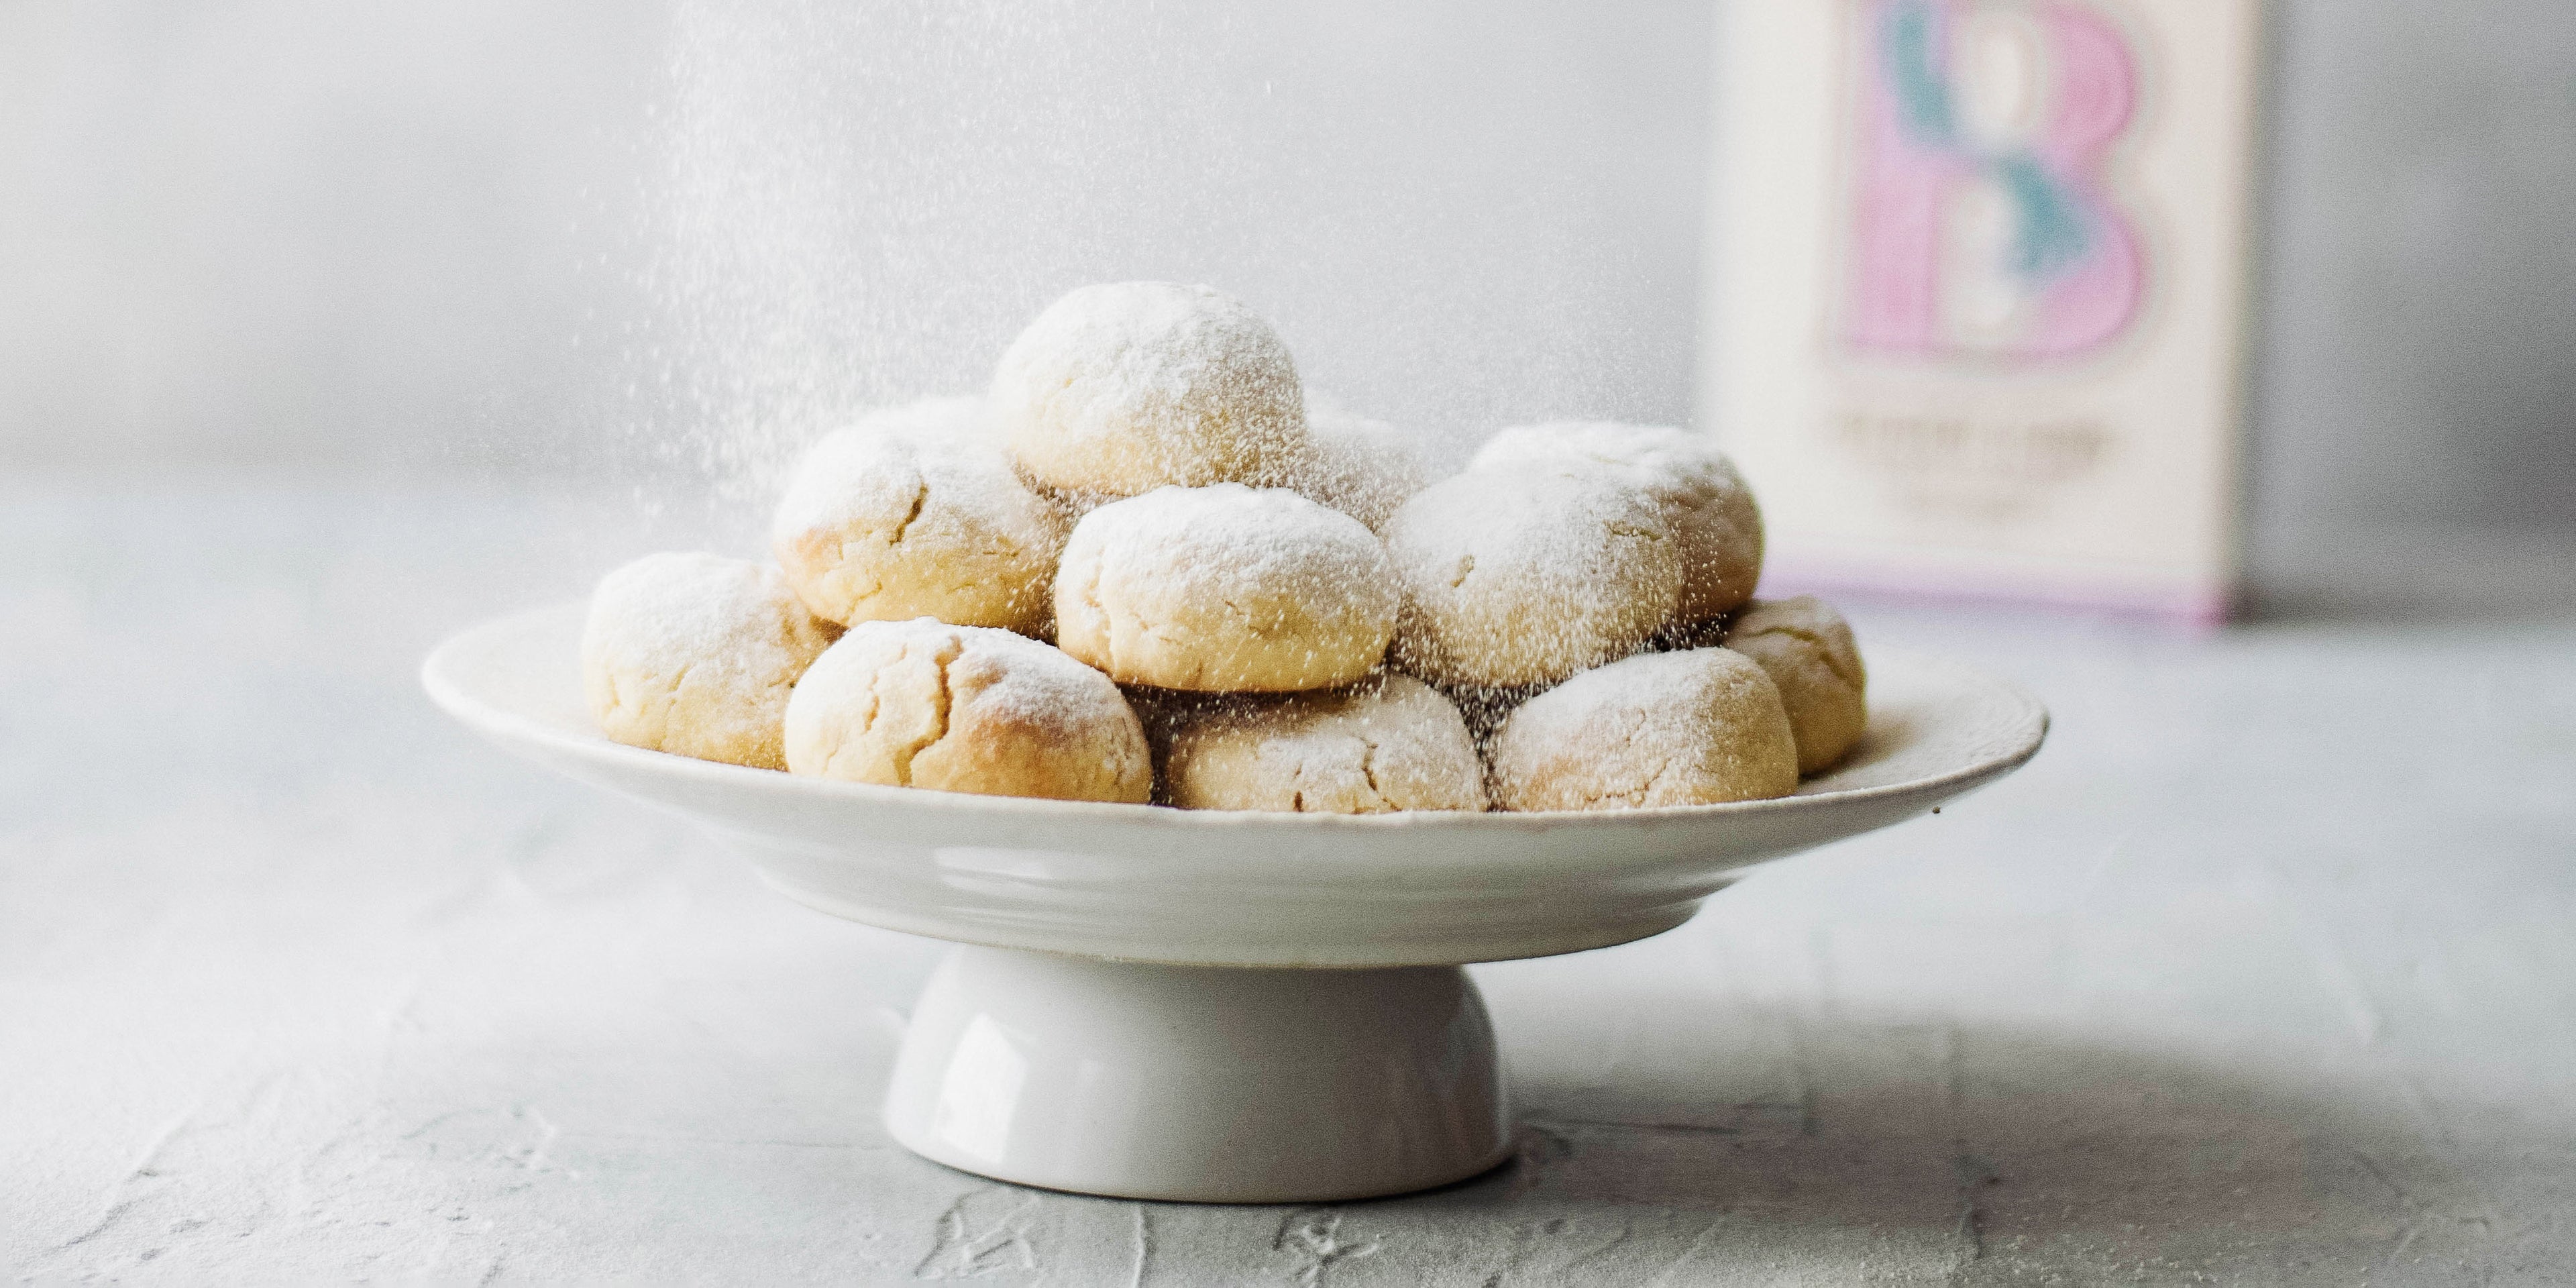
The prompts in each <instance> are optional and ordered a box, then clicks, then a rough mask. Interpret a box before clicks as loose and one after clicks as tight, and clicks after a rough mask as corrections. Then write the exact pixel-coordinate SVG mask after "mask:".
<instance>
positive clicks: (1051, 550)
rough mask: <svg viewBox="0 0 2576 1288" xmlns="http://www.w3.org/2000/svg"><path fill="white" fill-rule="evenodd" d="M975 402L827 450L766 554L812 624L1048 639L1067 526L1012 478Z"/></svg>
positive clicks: (857, 432) (926, 409) (799, 477)
mask: <svg viewBox="0 0 2576 1288" xmlns="http://www.w3.org/2000/svg"><path fill="white" fill-rule="evenodd" d="M990 419H991V418H990V416H989V415H988V414H987V412H986V409H985V407H984V404H983V400H981V399H977V398H930V399H923V400H921V401H919V402H915V403H909V404H906V405H904V406H900V407H894V408H889V409H886V410H884V411H880V412H876V413H872V414H870V415H869V416H867V417H865V418H863V419H861V420H860V421H859V422H858V423H857V424H855V425H852V426H850V427H848V428H846V429H842V430H838V431H835V432H834V433H832V434H830V435H828V436H827V437H825V438H824V439H823V440H822V441H821V442H820V443H817V444H816V445H815V446H814V449H813V450H812V451H811V452H810V453H808V454H807V456H806V458H805V461H804V464H803V465H802V466H800V467H799V468H798V470H797V473H796V477H795V480H794V482H793V483H791V484H790V485H789V487H788V489H787V493H786V495H785V496H784V497H783V498H782V499H781V500H780V501H779V505H778V511H777V516H776V518H775V520H774V522H773V523H772V525H771V529H770V541H771V547H772V549H773V551H774V552H775V553H776V555H777V557H778V562H779V565H780V567H781V568H782V569H784V570H785V572H786V575H787V578H788V581H789V583H790V584H792V585H793V586H795V588H796V593H797V594H798V596H799V597H801V598H802V599H803V600H804V601H805V605H806V607H807V608H809V609H811V610H812V611H813V612H814V614H815V615H816V616H819V617H823V618H827V619H829V620H831V621H836V622H845V623H846V622H858V621H905V620H909V619H911V618H914V617H924V616H927V617H936V618H938V619H939V620H941V621H944V622H953V623H956V624H958V625H964V626H996V627H1001V628H1004V629H1007V630H1016V631H1021V632H1024V633H1027V634H1042V633H1044V631H1045V629H1046V627H1047V624H1048V615H1049V612H1050V607H1049V602H1050V596H1049V591H1050V588H1051V587H1052V585H1053V583H1054V579H1055V561H1056V556H1057V554H1058V553H1059V552H1060V551H1061V550H1062V549H1063V548H1064V538H1065V533H1066V530H1067V528H1068V527H1069V522H1068V520H1067V518H1066V516H1065V515H1064V514H1063V513H1062V511H1060V510H1059V509H1057V508H1056V507H1055V506H1053V505H1051V504H1049V503H1048V502H1047V501H1046V500H1044V499H1043V498H1041V497H1039V496H1038V495H1037V494H1036V493H1034V492H1032V491H1030V490H1029V488H1028V486H1027V485H1026V484H1024V483H1022V482H1021V481H1020V479H1019V476H1018V475H1016V474H1014V473H1013V472H1012V470H1011V465H1010V461H1009V459H1008V458H1007V457H1006V456H1005V455H1004V454H1003V451H1002V448H1001V446H1000V443H999V441H998V437H997V436H996V434H995V433H994V432H993V431H992V429H991V427H990Z"/></svg>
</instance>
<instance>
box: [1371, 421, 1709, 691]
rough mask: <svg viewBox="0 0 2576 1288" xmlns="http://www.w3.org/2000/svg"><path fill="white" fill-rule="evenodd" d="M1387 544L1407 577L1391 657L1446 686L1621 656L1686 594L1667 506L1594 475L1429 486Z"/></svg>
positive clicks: (1567, 472)
mask: <svg viewBox="0 0 2576 1288" xmlns="http://www.w3.org/2000/svg"><path fill="white" fill-rule="evenodd" d="M1386 547H1387V555H1388V557H1389V558H1391V559H1392V560H1394V562H1395V571H1396V576H1397V577H1398V578H1400V579H1401V580H1402V581H1403V583H1404V616H1403V618H1402V621H1401V623H1400V624H1399V626H1398V627H1397V632H1396V639H1395V658H1396V661H1397V662H1398V664H1400V665H1402V666H1403V667H1404V668H1405V669H1406V670H1408V671H1411V672H1413V673H1414V674H1416V675H1419V676H1422V677H1423V678H1425V679H1428V680H1431V681H1434V682H1435V683H1440V684H1444V685H1482V686H1497V687H1500V686H1514V685H1525V684H1540V683H1548V682H1552V681H1556V680H1561V679H1564V678H1565V677H1567V676H1569V675H1572V674H1574V673H1575V672H1577V671H1580V670H1583V669H1584V668H1586V667H1590V666H1597V665H1599V664H1601V663H1602V662H1605V661H1608V660H1610V659H1612V658H1616V657H1622V656H1625V655H1627V654H1628V653H1631V652H1633V651H1635V650H1636V649H1637V647H1638V646H1639V645H1641V644H1643V643H1644V642H1645V640H1646V637H1647V636H1649V635H1651V634H1652V633H1653V632H1654V631H1655V630H1656V629H1657V628H1659V627H1661V626H1662V625H1663V624H1664V622H1665V621H1666V619H1668V618H1670V617H1671V616H1672V613H1673V604H1674V601H1675V600H1676V599H1677V598H1678V597H1679V596H1680V594H1681V585H1682V566H1681V556H1680V553H1679V551H1678V550H1677V549H1676V547H1675V543H1674V541H1673V536H1672V528H1671V525H1670V524H1669V522H1668V521H1667V520H1666V519H1665V517H1664V514H1663V511H1662V509H1661V508H1660V507H1659V506H1658V505H1657V504H1656V503H1655V501H1654V499H1653V498H1652V497H1650V496H1648V495H1647V494H1646V493H1645V492H1643V491H1642V490H1640V489H1639V488H1637V487H1635V486H1634V485H1632V484H1630V483H1628V482H1626V481H1624V480H1622V479H1621V478H1619V477H1617V476H1615V475H1613V474H1611V473H1609V472H1607V471H1603V470H1598V469H1591V468H1585V467H1570V468H1560V467H1557V466H1553V465H1536V464H1531V465H1517V466H1506V467H1500V468H1496V469H1492V470H1480V471H1473V472H1470V473H1466V474H1461V475H1458V476H1456V477H1453V478H1449V479H1445V480H1443V481H1441V482H1438V483H1434V484H1432V485H1431V486H1430V487H1428V488H1425V489H1423V490H1422V492H1421V493H1420V494H1419V495H1417V496H1415V497H1414V498H1413V499H1412V500H1410V501H1407V502H1405V503H1404V506H1403V508H1401V509H1399V510H1397V511H1396V514H1395V517H1394V518H1393V519H1391V520H1389V521H1388V523H1387V528H1386Z"/></svg>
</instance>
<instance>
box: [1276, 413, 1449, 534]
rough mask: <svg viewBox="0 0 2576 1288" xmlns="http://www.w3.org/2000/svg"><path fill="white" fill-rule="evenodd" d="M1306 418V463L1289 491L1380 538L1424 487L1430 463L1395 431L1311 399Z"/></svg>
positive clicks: (1401, 434)
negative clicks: (1396, 514)
mask: <svg viewBox="0 0 2576 1288" xmlns="http://www.w3.org/2000/svg"><path fill="white" fill-rule="evenodd" d="M1306 417H1307V421H1306V427H1307V431H1308V441H1307V449H1306V457H1305V460H1304V462H1303V463H1302V464H1301V465H1300V466H1299V467H1298V471H1297V478H1296V480H1295V486H1296V490H1297V491H1298V492H1299V493H1300V494H1302V495H1304V496H1305V497H1307V498H1308V499H1309V500H1312V501H1314V502H1316V503H1317V504H1319V505H1324V506H1328V507H1330V508H1332V509H1335V510H1339V511H1341V512H1342V513H1344V514H1347V515H1349V516H1351V517H1352V518H1354V519H1357V520H1359V521H1360V522H1361V523H1363V524H1366V525H1367V526H1368V530H1369V531H1371V532H1384V531H1386V523H1387V520H1389V519H1392V518H1394V517H1395V512H1396V509H1397V508H1398V507H1400V506H1402V505H1403V504H1404V503H1405V502H1406V501H1408V500H1410V499H1412V497H1413V494H1414V493H1416V492H1419V491H1421V490H1422V489H1423V488H1425V487H1428V486H1429V485H1430V483H1431V466H1430V463H1429V462H1428V461H1425V460H1424V459H1423V456H1422V451H1421V449H1420V448H1418V447H1416V446H1415V445H1414V444H1413V442H1412V440H1411V439H1410V438H1408V437H1407V436H1406V435H1405V433H1404V431H1402V430H1400V429H1397V428H1396V427H1395V426H1393V425H1390V424H1387V423H1386V422H1385V421H1382V420H1370V419H1368V418H1367V417H1365V416H1354V415H1351V414H1350V413H1348V412H1345V411H1343V410H1341V409H1340V408H1338V407H1333V406H1331V405H1329V404H1326V403H1323V402H1322V401H1321V400H1316V399H1310V400H1309V401H1308V403H1307V407H1306Z"/></svg>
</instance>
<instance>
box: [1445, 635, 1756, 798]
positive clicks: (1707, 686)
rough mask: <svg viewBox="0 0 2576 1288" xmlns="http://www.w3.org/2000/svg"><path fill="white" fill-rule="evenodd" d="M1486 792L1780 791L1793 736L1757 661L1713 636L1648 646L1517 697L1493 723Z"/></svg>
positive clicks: (1683, 794)
mask: <svg viewBox="0 0 2576 1288" xmlns="http://www.w3.org/2000/svg"><path fill="white" fill-rule="evenodd" d="M1493 765H1494V797H1495V803H1496V804H1497V805H1499V806H1500V807H1502V808H1504V809H1511V810H1596V809H1648V808H1652V807H1655V806H1659V805H1711V804H1716V803H1718V802H1721V801H1743V800H1761V799H1764V798H1766V797H1772V796H1786V795H1788V794H1789V793H1790V792H1792V791H1795V790H1796V789H1797V786H1798V748H1797V743H1796V741H1795V739H1794V737H1793V736H1792V734H1791V733H1790V730H1789V714H1788V712H1787V711H1785V710H1783V709H1782V708H1781V705H1780V691H1779V690H1778V689H1777V688H1775V687H1773V685H1772V683H1771V677H1770V676H1768V675H1765V674H1764V673H1763V671H1762V668H1761V666H1759V665H1758V664H1756V663H1755V662H1754V661H1753V659H1751V658H1748V657H1746V656H1744V655H1743V654H1740V653H1735V652H1731V651H1729V650H1727V649H1722V648H1700V649H1691V650H1689V651H1687V652H1682V653H1647V654H1643V655H1641V656H1638V657H1632V658H1629V659H1627V660H1626V661H1622V662H1613V663H1611V664H1610V665H1608V666H1605V667H1602V668H1600V669H1599V670H1596V671H1586V672H1584V673H1583V674H1581V675H1578V676H1576V677H1574V678H1573V679H1571V680H1568V681H1566V682H1565V683H1564V684H1561V685H1559V686H1557V687H1556V688H1553V689H1550V690H1548V691H1547V692H1545V693H1542V694H1540V695H1538V696H1537V697H1535V698H1532V699H1530V700H1529V701H1527V702H1524V703H1522V704H1521V706H1520V709H1519V710H1516V711H1514V712H1512V714H1511V717H1510V718H1509V719H1506V720H1505V721H1503V727H1502V728H1501V729H1500V730H1499V731H1497V732H1496V733H1495V735H1494V743H1493Z"/></svg>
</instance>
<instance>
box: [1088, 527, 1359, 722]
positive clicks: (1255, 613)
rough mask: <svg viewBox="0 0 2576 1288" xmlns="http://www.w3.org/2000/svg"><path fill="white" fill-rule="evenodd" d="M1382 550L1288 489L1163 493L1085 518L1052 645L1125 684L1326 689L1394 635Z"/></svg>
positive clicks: (1355, 673)
mask: <svg viewBox="0 0 2576 1288" xmlns="http://www.w3.org/2000/svg"><path fill="white" fill-rule="evenodd" d="M1396 606H1397V594H1396V587H1395V579H1394V577H1393V576H1392V574H1391V571H1390V569H1389V568H1388V566H1387V558H1386V549H1385V547H1384V546H1381V545H1379V544H1378V539H1377V538H1376V537H1374V536H1372V535H1370V533H1369V530H1368V529H1367V528H1364V527H1362V526H1360V522H1359V520H1357V519H1354V518H1351V517H1350V516H1349V515H1346V514H1341V513H1338V512H1335V511H1332V510H1328V509H1325V508H1324V507H1323V506H1320V505H1317V504H1315V503H1314V502H1312V501H1309V500H1307V499H1306V498H1304V497H1302V496H1299V495H1297V494H1296V493H1294V492H1288V491H1278V490H1255V489H1252V488H1247V487H1244V486H1242V485H1240V484H1234V483H1223V484H1219V485H1217V486H1215V487H1204V488H1179V487H1172V488H1163V489H1161V490H1159V491H1155V492H1148V493H1146V494H1145V495H1143V496H1140V497H1131V498H1129V499H1127V500H1124V501H1118V502H1114V503H1112V504H1109V505H1104V506H1102V507H1100V508H1099V509H1097V510H1094V511H1092V512H1091V513H1089V514H1087V515H1084V516H1083V517H1082V521H1081V522H1080V523H1077V524H1075V525H1074V528H1073V537H1072V539H1071V540H1069V541H1067V542H1066V543H1065V547H1064V561H1063V563H1062V565H1061V566H1060V567H1059V568H1058V569H1057V571H1056V579H1055V617H1056V642H1057V644H1058V645H1059V646H1061V647H1062V648H1063V649H1064V651H1065V652H1067V653H1070V654H1072V655H1073V656H1074V657H1076V658H1079V659H1081V660H1082V661H1084V662H1088V663H1090V664H1091V665H1093V666H1096V667H1098V668H1100V669H1101V670H1102V671H1105V672H1107V673H1108V674H1109V676H1110V678H1112V679H1114V680H1117V681H1118V682H1120V683H1122V684H1150V685H1156V686H1159V687H1162V688H1166V689H1187V690H1190V691H1192V692H1198V693H1235V692H1268V693H1281V692H1291V691H1296V690H1302V689H1322V688H1330V687H1332V686H1334V685H1341V684H1349V683H1351V682H1352V681H1354V680H1357V679H1359V678H1360V677H1361V676H1363V675H1366V674H1368V672H1369V670H1370V669H1371V668H1373V667H1375V666H1376V665H1377V664H1378V662H1379V660H1380V659H1381V658H1382V657H1384V656H1385V653H1386V643H1387V638H1388V637H1389V636H1390V635H1391V634H1393V633H1394V630H1395V615H1396Z"/></svg>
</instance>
